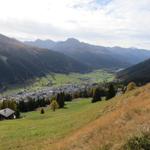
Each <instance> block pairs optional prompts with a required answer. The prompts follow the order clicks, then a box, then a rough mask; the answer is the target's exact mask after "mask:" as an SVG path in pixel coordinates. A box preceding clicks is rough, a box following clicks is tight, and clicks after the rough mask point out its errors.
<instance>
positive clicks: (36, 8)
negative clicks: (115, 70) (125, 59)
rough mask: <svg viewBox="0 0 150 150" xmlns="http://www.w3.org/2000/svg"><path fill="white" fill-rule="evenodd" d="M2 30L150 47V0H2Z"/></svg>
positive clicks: (23, 35) (24, 35)
mask: <svg viewBox="0 0 150 150" xmlns="http://www.w3.org/2000/svg"><path fill="white" fill-rule="evenodd" d="M0 33H2V34H5V35H7V36H11V37H15V38H17V39H20V40H34V39H37V38H40V39H52V40H64V39H66V38H68V37H74V38H78V39H79V40H81V41H85V42H90V43H94V44H98V45H105V46H115V45H118V46H124V47H142V48H147V49H150V0H0Z"/></svg>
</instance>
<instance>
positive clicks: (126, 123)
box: [0, 84, 150, 150]
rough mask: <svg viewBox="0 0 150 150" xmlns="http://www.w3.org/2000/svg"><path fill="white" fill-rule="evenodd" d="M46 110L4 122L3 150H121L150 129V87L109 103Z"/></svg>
mask: <svg viewBox="0 0 150 150" xmlns="http://www.w3.org/2000/svg"><path fill="white" fill-rule="evenodd" d="M45 111H46V112H45V114H44V115H41V114H40V110H37V111H34V112H29V113H25V114H23V116H24V117H23V118H22V119H19V120H9V121H2V122H0V141H1V142H0V150H8V149H13V150H29V149H32V150H38V149H40V150H101V148H108V150H109V149H110V150H119V149H121V147H122V145H123V144H124V143H125V142H126V140H127V139H128V138H129V137H131V136H133V135H135V134H138V133H140V132H142V131H145V130H148V129H149V127H150V84H148V85H146V86H144V87H141V88H137V89H136V90H134V91H131V92H128V93H126V94H124V95H122V96H117V97H115V98H113V99H112V100H109V101H101V102H98V103H94V104H92V103H91V99H78V100H75V101H73V102H69V103H67V104H66V107H65V108H64V109H59V110H57V111H56V112H52V111H51V110H50V108H47V109H46V110H45Z"/></svg>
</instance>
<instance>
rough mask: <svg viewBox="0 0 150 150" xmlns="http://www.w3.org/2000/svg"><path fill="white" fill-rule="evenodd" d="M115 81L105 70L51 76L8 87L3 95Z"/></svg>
mask: <svg viewBox="0 0 150 150" xmlns="http://www.w3.org/2000/svg"><path fill="white" fill-rule="evenodd" d="M113 79H114V75H113V74H112V73H108V72H106V71H104V70H95V71H93V72H90V73H86V74H79V73H70V74H58V73H56V74H54V73H53V74H49V75H47V76H45V77H42V78H36V79H34V80H31V81H28V82H27V83H26V84H25V85H24V84H23V85H15V87H8V89H7V91H5V92H4V93H3V94H2V95H9V94H12V93H17V92H20V91H26V92H27V91H37V90H40V89H43V88H45V87H49V86H55V87H57V86H62V85H64V84H83V83H89V82H90V83H102V82H109V81H112V80H113Z"/></svg>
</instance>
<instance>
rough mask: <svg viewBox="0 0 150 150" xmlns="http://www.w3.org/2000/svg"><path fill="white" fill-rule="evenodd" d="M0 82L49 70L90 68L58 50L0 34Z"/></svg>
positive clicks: (63, 71)
mask: <svg viewBox="0 0 150 150" xmlns="http://www.w3.org/2000/svg"><path fill="white" fill-rule="evenodd" d="M0 70H1V72H0V82H1V83H17V82H23V81H25V80H27V79H30V78H33V77H37V76H43V75H46V74H47V73H50V72H56V73H57V72H59V73H69V72H83V73H84V72H87V71H89V70H90V69H89V68H88V67H87V66H86V65H84V64H82V63H80V62H78V61H76V60H74V59H73V58H71V57H68V56H66V55H65V54H62V53H60V52H56V51H52V50H48V49H41V48H37V47H33V46H29V45H26V44H24V43H21V42H20V41H18V40H16V39H13V38H9V37H6V36H4V35H2V34H1V35H0Z"/></svg>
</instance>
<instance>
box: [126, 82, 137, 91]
mask: <svg viewBox="0 0 150 150" xmlns="http://www.w3.org/2000/svg"><path fill="white" fill-rule="evenodd" d="M135 88H136V84H135V83H134V82H130V83H129V84H128V85H127V90H126V92H128V91H132V90H134V89H135Z"/></svg>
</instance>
